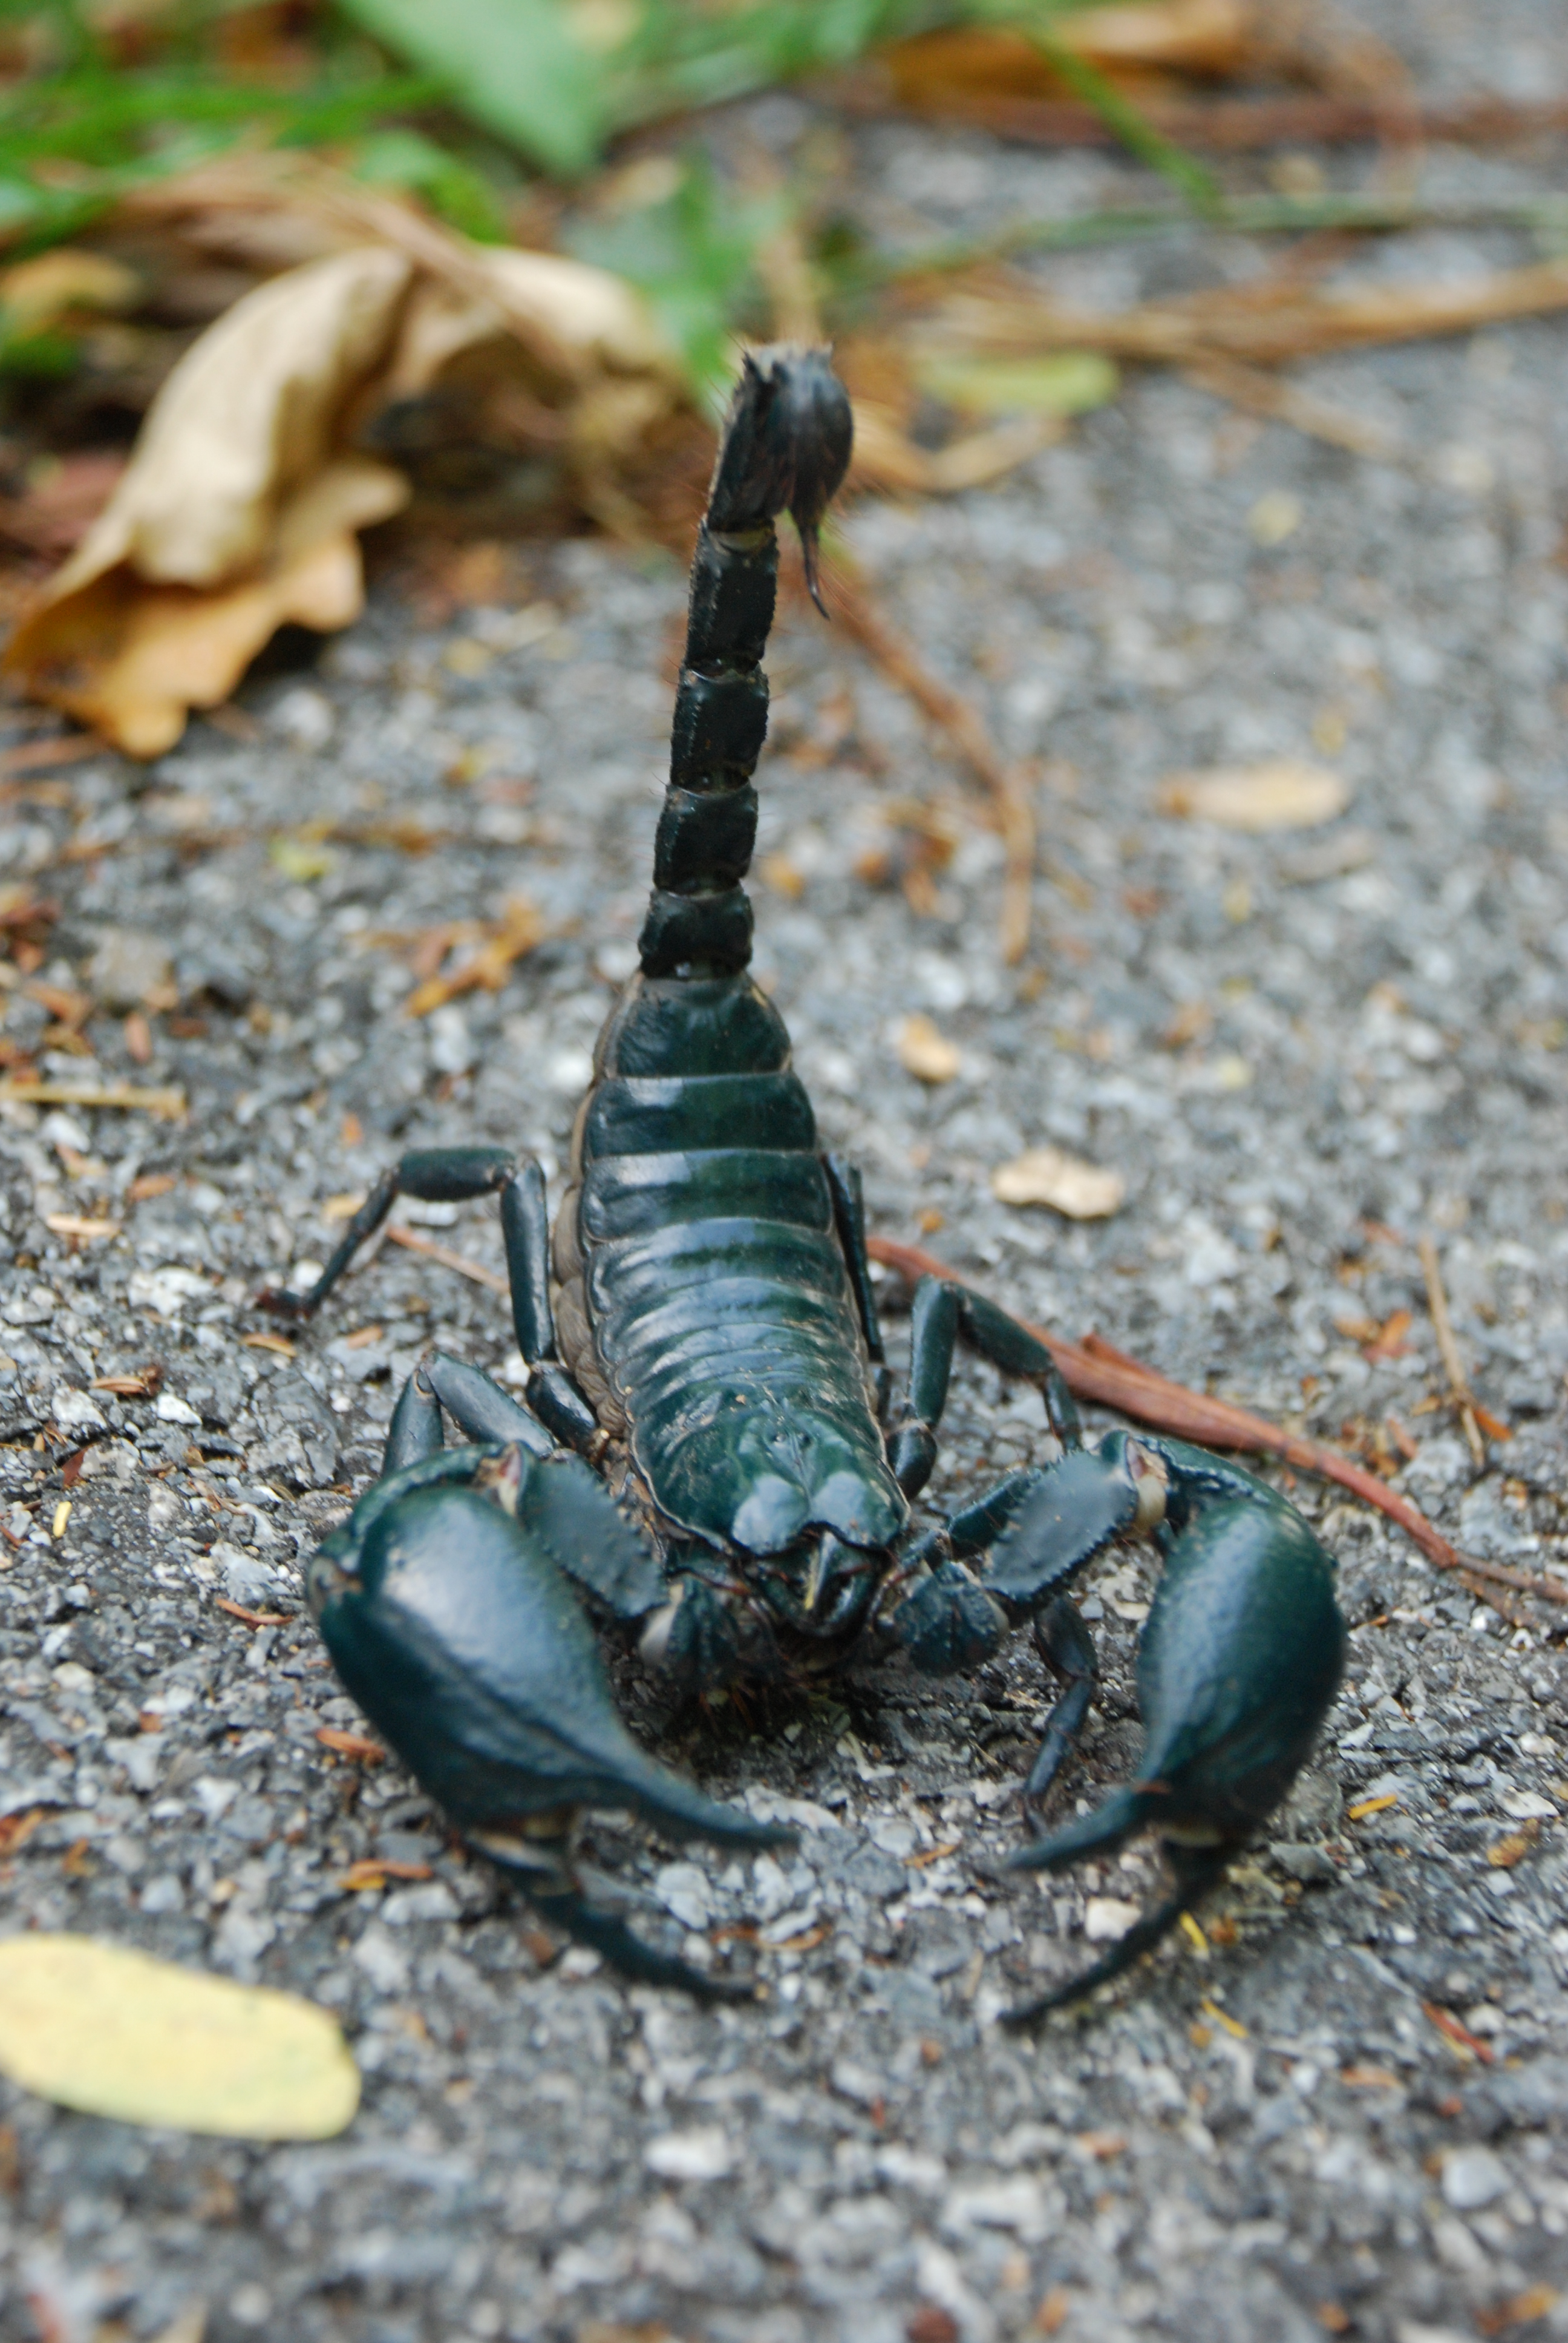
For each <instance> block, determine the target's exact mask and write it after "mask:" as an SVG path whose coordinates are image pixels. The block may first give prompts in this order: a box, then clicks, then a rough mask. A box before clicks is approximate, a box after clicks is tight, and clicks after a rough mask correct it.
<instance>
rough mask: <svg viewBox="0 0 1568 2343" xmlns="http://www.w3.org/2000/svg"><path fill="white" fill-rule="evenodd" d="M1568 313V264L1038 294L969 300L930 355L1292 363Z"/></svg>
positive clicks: (948, 321)
mask: <svg viewBox="0 0 1568 2343" xmlns="http://www.w3.org/2000/svg"><path fill="white" fill-rule="evenodd" d="M1564 308H1568V261H1562V260H1543V261H1537V262H1533V263H1532V264H1531V265H1530V266H1527V267H1523V268H1499V269H1495V270H1493V272H1492V274H1491V275H1489V276H1486V277H1480V278H1475V279H1466V280H1465V281H1463V282H1462V283H1453V284H1450V283H1446V282H1443V281H1442V280H1429V281H1427V282H1425V283H1422V284H1405V285H1389V286H1380V287H1377V289H1376V290H1375V291H1371V292H1369V291H1366V290H1364V289H1361V288H1357V289H1356V290H1353V291H1343V292H1332V291H1326V290H1322V289H1321V288H1319V287H1311V286H1309V287H1303V286H1302V285H1300V284H1298V283H1295V282H1294V281H1292V279H1290V278H1288V277H1287V278H1279V277H1275V278H1271V279H1266V280H1265V281H1264V282H1263V283H1261V285H1247V286H1241V287H1229V286H1227V287H1221V288H1220V289H1218V290H1213V291H1206V292H1202V293H1196V294H1187V295H1185V296H1182V297H1179V298H1177V299H1174V300H1157V301H1146V302H1141V303H1140V304H1138V306H1137V307H1133V308H1131V309H1119V310H1093V309H1070V308H1068V307H1065V306H1064V305H1061V304H1059V303H1057V302H1054V301H1049V300H1041V299H1040V298H1038V297H1026V296H1019V295H1010V296H1002V297H998V296H997V295H995V294H990V295H987V294H983V293H963V294H959V295H955V296H954V297H951V298H950V300H949V301H948V302H947V303H946V304H945V305H944V306H943V307H942V308H941V309H940V311H939V312H938V313H937V317H936V318H935V320H934V321H933V323H934V327H935V335H934V337H933V340H932V344H931V346H932V347H942V348H947V347H952V346H953V345H954V344H957V345H959V346H960V347H963V348H964V349H966V350H968V351H971V352H972V351H974V350H975V349H977V348H983V349H988V350H994V351H1012V350H1019V351H1027V352H1029V353H1030V354H1031V355H1032V354H1033V353H1035V352H1037V351H1041V350H1101V351H1103V352H1104V353H1105V355H1106V356H1107V357H1120V358H1128V359H1131V360H1133V361H1134V362H1137V363H1141V364H1143V365H1152V366H1159V365H1161V364H1163V365H1168V366H1191V365H1192V364H1193V363H1194V362H1195V361H1197V360H1200V359H1202V358H1206V357H1219V358H1223V359H1226V360H1229V361H1231V362H1236V361H1240V362H1241V363H1242V364H1249V365H1252V366H1285V365H1288V364H1289V363H1290V361H1291V360H1292V358H1311V357H1322V355H1323V354H1324V353H1325V352H1327V351H1330V350H1352V349H1372V348H1376V347H1384V346H1386V345H1388V344H1390V343H1392V342H1413V341H1424V340H1428V339H1432V338H1435V337H1438V336H1441V335H1445V334H1457V333H1464V332H1468V331H1470V330H1471V329H1473V327H1477V326H1483V325H1497V324H1501V323H1502V322H1503V321H1504V320H1505V319H1508V318H1511V317H1540V316H1543V315H1545V314H1547V313H1548V312H1550V311H1553V310H1557V309H1564Z"/></svg>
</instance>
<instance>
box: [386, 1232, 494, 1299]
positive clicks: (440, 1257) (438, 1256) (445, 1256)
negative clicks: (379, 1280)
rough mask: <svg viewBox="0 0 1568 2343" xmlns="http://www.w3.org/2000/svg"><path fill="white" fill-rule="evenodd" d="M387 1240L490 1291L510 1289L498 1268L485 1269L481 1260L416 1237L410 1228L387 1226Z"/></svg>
mask: <svg viewBox="0 0 1568 2343" xmlns="http://www.w3.org/2000/svg"><path fill="white" fill-rule="evenodd" d="M387 1238H388V1240H389V1241H390V1242H391V1243H393V1244H399V1245H406V1246H407V1249H408V1251H409V1252H422V1253H423V1254H424V1256H425V1258H426V1260H427V1261H433V1262H435V1263H436V1264H437V1268H439V1269H454V1270H456V1271H457V1275H458V1276H459V1277H468V1278H472V1280H473V1282H474V1283H475V1284H476V1285H487V1286H488V1287H489V1289H490V1292H492V1293H508V1292H510V1291H511V1289H510V1287H509V1286H508V1283H507V1281H506V1279H505V1278H504V1277H503V1276H502V1275H501V1274H500V1272H499V1271H498V1270H494V1269H487V1268H486V1267H485V1265H484V1263H483V1262H477V1261H470V1260H469V1259H468V1258H467V1254H466V1253H460V1252H453V1251H452V1248H451V1246H450V1245H444V1244H436V1243H435V1242H432V1240H431V1239H430V1238H429V1237H417V1236H416V1235H415V1233H414V1232H413V1230H412V1229H401V1228H397V1229H395V1228H388V1230H387Z"/></svg>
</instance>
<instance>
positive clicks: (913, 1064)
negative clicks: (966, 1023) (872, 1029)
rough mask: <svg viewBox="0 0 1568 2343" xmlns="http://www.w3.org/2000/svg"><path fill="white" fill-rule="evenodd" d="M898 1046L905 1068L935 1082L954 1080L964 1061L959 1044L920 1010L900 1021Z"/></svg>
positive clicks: (901, 1061)
mask: <svg viewBox="0 0 1568 2343" xmlns="http://www.w3.org/2000/svg"><path fill="white" fill-rule="evenodd" d="M894 1047H895V1049H896V1050H897V1051H898V1053H899V1063H900V1066H902V1067H903V1069H904V1071H905V1072H906V1073H910V1074H913V1075H914V1076H915V1077H916V1079H917V1080H918V1081H922V1082H930V1083H931V1084H932V1085H933V1086H934V1085H936V1084H937V1083H939V1082H950V1081H952V1080H953V1077H954V1076H955V1075H956V1074H957V1073H958V1071H959V1070H960V1067H961V1066H962V1064H963V1059H962V1058H961V1056H960V1053H959V1051H958V1048H957V1045H956V1044H955V1043H953V1042H951V1041H949V1040H948V1037H947V1035H946V1034H945V1033H943V1032H942V1031H940V1029H939V1028H938V1027H937V1026H935V1025H933V1024H932V1022H931V1021H930V1018H929V1017H924V1016H921V1015H920V1013H919V1012H918V1011H917V1012H916V1014H915V1015H914V1016H912V1017H906V1018H905V1019H904V1021H903V1022H902V1023H901V1024H900V1027H899V1030H898V1033H897V1036H896V1038H895V1041H894Z"/></svg>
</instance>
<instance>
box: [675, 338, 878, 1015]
mask: <svg viewBox="0 0 1568 2343" xmlns="http://www.w3.org/2000/svg"><path fill="white" fill-rule="evenodd" d="M852 437H853V424H852V420H851V417H850V412H849V394H848V393H847V392H846V390H845V388H844V386H843V385H842V383H841V382H839V380H838V378H837V377H836V376H835V375H834V373H833V370H832V367H831V366H830V364H829V354H828V352H827V351H826V350H809V349H799V348H795V347H791V346H789V345H788V344H780V345H779V346H777V347H772V348H769V349H761V350H749V351H748V352H747V354H746V356H745V357H744V358H743V359H742V361H741V368H740V379H739V382H738V383H737V385H736V387H735V396H734V397H733V398H732V399H731V401H730V406H729V415H728V417H726V419H725V425H724V437H723V438H722V440H721V441H720V443H719V460H718V462H717V464H716V465H715V467H714V472H713V485H712V488H710V489H709V498H708V510H707V512H706V514H705V515H704V516H703V520H702V526H701V528H699V531H698V537H697V551H696V554H695V556H694V558H693V560H692V565H691V603H690V610H689V621H688V627H687V636H686V657H685V659H684V661H683V663H682V666H681V670H680V686H679V689H678V692H677V694H676V701H675V724H674V729H673V734H672V737H671V740H670V758H669V791H668V796H667V797H666V799H665V801H664V810H663V812H662V814H661V815H660V817H659V824H658V840H657V842H656V844H655V848H654V866H653V896H652V900H651V901H650V902H649V904H648V918H647V920H646V921H645V922H644V925H643V930H642V936H641V940H640V943H639V947H638V949H639V952H640V956H641V961H642V971H643V974H644V976H647V977H671V976H675V975H677V974H689V975H701V976H734V975H738V974H739V971H740V970H742V969H743V968H745V966H746V965H747V963H748V961H749V960H750V958H751V906H750V904H749V901H748V900H747V898H746V891H745V889H744V888H743V887H742V886H741V884H740V881H741V880H742V879H743V878H744V877H745V875H746V872H747V870H748V868H749V865H750V861H751V849H752V847H753V845H754V844H755V842H756V838H757V794H756V791H755V790H754V789H752V787H751V776H752V774H753V773H754V772H755V770H756V769H757V759H758V757H759V754H760V752H761V749H762V743H763V740H764V739H765V738H766V735H767V731H768V679H767V678H766V676H764V674H763V672H762V653H763V650H764V649H765V647H766V645H767V641H768V629H769V627H770V626H771V625H772V623H773V600H774V594H775V590H776V588H777V585H778V577H779V546H778V540H777V538H775V536H774V533H773V524H774V521H775V520H776V519H777V518H778V517H779V514H780V513H781V512H785V511H788V512H789V514H790V515H791V516H792V517H793V518H794V522H795V526H796V527H797V528H798V529H799V532H800V545H801V549H802V551H803V553H804V555H805V559H806V579H807V583H808V585H809V587H810V589H811V594H812V598H813V599H815V600H816V602H817V606H818V608H819V609H820V608H821V598H820V595H819V591H818V583H817V532H818V530H819V527H820V525H821V520H822V515H823V513H824V512H825V511H826V510H827V508H828V504H829V499H830V498H831V497H832V496H833V494H834V492H835V491H836V489H837V488H838V487H839V482H840V481H841V480H842V479H843V477H844V474H845V471H846V470H847V468H848V467H849V448H850V443H851V439H852Z"/></svg>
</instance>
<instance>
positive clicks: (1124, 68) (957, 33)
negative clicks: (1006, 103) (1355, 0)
mask: <svg viewBox="0 0 1568 2343" xmlns="http://www.w3.org/2000/svg"><path fill="white" fill-rule="evenodd" d="M1257 13H1258V11H1257V8H1256V6H1255V5H1253V0H1140V5H1126V6H1110V7H1104V8H1085V9H1081V10H1074V11H1073V12H1072V13H1071V14H1070V15H1066V16H1064V17H1062V18H1061V20H1060V23H1059V24H1056V25H1053V26H1052V30H1053V31H1054V32H1055V34H1056V37H1057V38H1058V39H1059V40H1060V42H1061V43H1062V44H1063V45H1064V46H1070V47H1071V48H1072V49H1074V50H1075V51H1076V52H1077V54H1078V55H1080V56H1081V57H1085V58H1087V59H1088V61H1089V62H1090V64H1091V65H1098V66H1099V67H1100V68H1101V71H1102V72H1108V73H1110V74H1111V75H1114V76H1115V77H1117V78H1118V79H1121V78H1122V77H1124V76H1126V75H1135V76H1137V77H1139V78H1140V79H1141V78H1142V77H1143V76H1145V75H1148V74H1149V73H1151V72H1154V73H1196V74H1201V75H1229V74H1233V73H1235V72H1236V71H1237V70H1238V69H1239V67H1240V66H1241V65H1243V64H1244V63H1245V62H1246V59H1247V56H1248V54H1249V51H1250V49H1251V44H1252V40H1253V36H1254V18H1255V16H1256V15H1257ZM884 62H885V65H886V68H887V72H888V75H889V77H890V81H891V84H892V86H893V89H894V91H895V93H896V95H897V96H898V97H899V98H900V100H901V102H902V103H903V104H905V105H907V106H919V105H920V104H921V103H922V102H924V101H925V100H927V99H928V98H930V97H931V96H940V97H950V96H952V95H953V94H954V92H955V91H960V90H961V91H967V92H969V93H971V94H974V95H980V94H985V93H992V92H994V93H996V94H998V95H1000V96H1006V97H1011V98H1017V97H1030V96H1032V97H1040V96H1060V95H1061V94H1062V92H1063V88H1064V85H1063V83H1062V81H1061V79H1060V75H1056V74H1054V73H1052V71H1051V69H1050V65H1049V64H1048V63H1047V62H1046V59H1045V57H1044V56H1043V55H1041V53H1040V48H1039V46H1038V45H1036V43H1034V42H1033V41H1031V40H1030V39H1029V38H1028V36H1027V35H1025V34H1022V33H1014V32H1010V31H1005V30H1002V29H1000V28H997V29H992V28H990V27H987V26H980V25H973V26H964V27H955V28H954V29H952V30H950V31H946V32H938V33H925V34H921V35H918V36H917V37H916V38H915V39H913V40H909V41H900V43H899V44H898V45H897V46H896V47H894V48H892V49H890V50H889V51H888V52H887V55H886V58H885V61H884Z"/></svg>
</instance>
